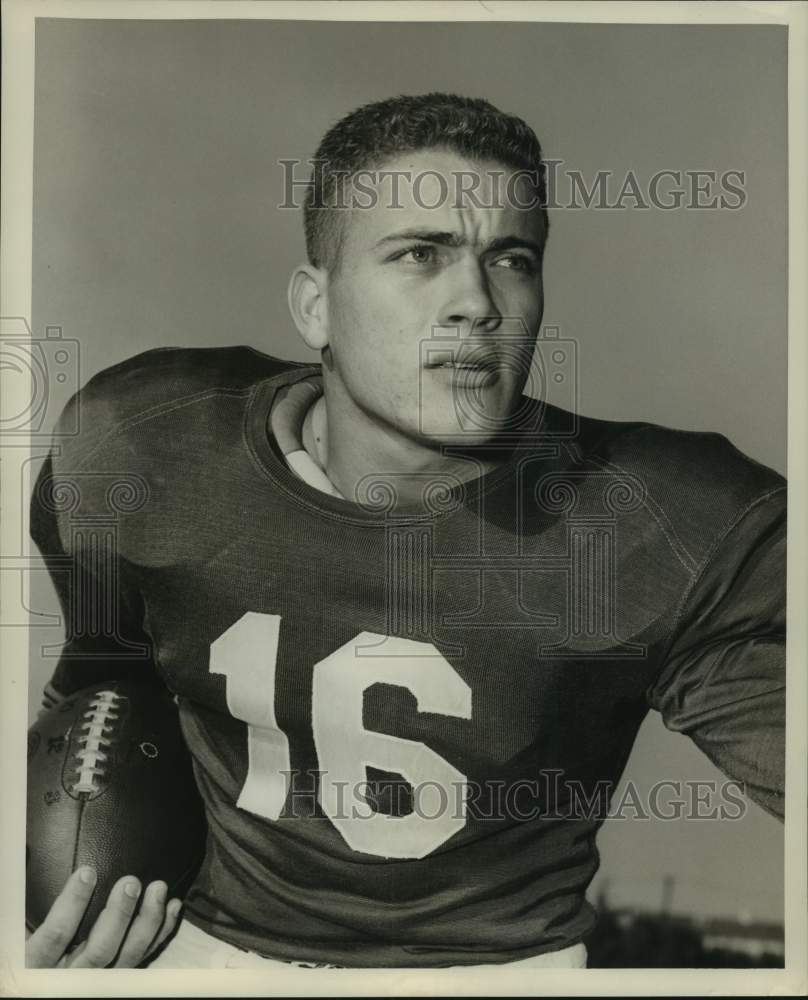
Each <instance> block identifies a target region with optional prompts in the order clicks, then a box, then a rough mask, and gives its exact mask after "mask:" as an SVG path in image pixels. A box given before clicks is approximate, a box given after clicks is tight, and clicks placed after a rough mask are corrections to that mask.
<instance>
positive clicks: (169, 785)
mask: <svg viewBox="0 0 808 1000" xmlns="http://www.w3.org/2000/svg"><path fill="white" fill-rule="evenodd" d="M27 816H28V826H27V832H26V923H27V925H28V927H29V929H31V930H33V929H35V928H36V927H38V926H39V924H40V923H41V922H42V921H43V920H44V918H45V916H46V915H47V913H48V910H49V909H50V907H51V904H52V903H53V901H54V900H55V899H56V897H57V896H58V895H59V893H60V892H61V890H62V888H63V887H64V884H65V882H66V881H67V879H68V877H69V875H70V874H71V872H73V871H74V870H75V869H76V868H78V867H79V866H80V865H84V864H88V865H91V866H92V867H94V868H95V869H96V871H97V873H98V881H97V883H96V887H95V891H94V893H93V897H92V899H91V901H90V905H89V906H88V908H87V912H86V913H85V915H84V919H83V920H82V923H81V926H80V927H79V930H78V933H77V934H76V937H75V938H74V943H78V942H80V941H82V940H83V939H84V938H86V937H87V935H88V933H89V931H90V929H91V928H92V926H93V924H94V923H95V920H96V918H97V916H98V914H99V913H100V912H101V910H102V909H103V908H104V905H105V904H106V900H107V897H108V895H109V892H110V889H111V888H112V886H113V885H114V884H115V882H116V881H117V880H118V879H119V878H121V877H122V876H123V875H135V876H137V877H138V878H139V879H140V881H141V884H142V886H143V888H144V889H145V887H146V885H147V884H148V883H149V882H152V881H154V880H155V879H162V880H163V881H165V882H166V883H167V884H168V898H169V899H170V898H172V897H173V896H179V897H182V896H184V895H185V893H186V892H187V890H188V889H189V888H190V885H191V883H192V881H193V879H194V877H195V875H196V873H197V871H198V870H199V866H200V864H201V862H202V858H203V856H204V853H205V840H206V835H207V826H206V822H205V813H204V808H203V806H202V800H201V798H200V796H199V792H198V791H197V787H196V783H195V780H194V775H193V769H192V765H191V758H190V755H189V753H188V750H187V748H186V746H185V742H184V740H183V737H182V732H181V730H180V724H179V717H178V712H177V707H176V705H175V703H174V699H173V697H172V696H171V694H170V693H169V692H168V690H167V689H166V688H163V687H160V686H157V685H154V684H147V683H142V682H134V681H111V682H109V683H101V684H95V685H93V686H92V687H88V688H85V689H84V690H82V691H79V692H77V693H76V694H74V695H71V696H70V697H69V698H67V699H66V700H65V701H63V702H61V703H60V704H58V705H57V706H56V707H54V708H52V709H50V710H49V711H48V712H47V713H45V714H44V715H42V716H41V717H40V718H39V719H38V720H37V722H36V723H35V724H34V725H33V726H32V727H31V728H30V729H29V731H28V810H27ZM141 898H142V895H141Z"/></svg>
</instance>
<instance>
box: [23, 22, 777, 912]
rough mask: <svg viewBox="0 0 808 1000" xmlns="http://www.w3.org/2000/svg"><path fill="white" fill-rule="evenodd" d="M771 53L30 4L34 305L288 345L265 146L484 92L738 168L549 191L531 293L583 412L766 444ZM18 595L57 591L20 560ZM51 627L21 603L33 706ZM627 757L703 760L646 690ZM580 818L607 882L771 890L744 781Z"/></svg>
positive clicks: (684, 30)
mask: <svg viewBox="0 0 808 1000" xmlns="http://www.w3.org/2000/svg"><path fill="white" fill-rule="evenodd" d="M785 58H786V35H785V30H784V29H779V28H757V27H755V28H746V27H667V26H666V27H644V26H643V27H640V26H601V25H591V26H589V25H563V24H556V25H550V24H548V25H530V24H499V25H481V24H446V25H442V24H429V25H418V24H400V23H399V24H394V23H388V24H368V23H356V24H335V23H327V22H326V23H310V22H309V23H305V24H304V23H295V22H258V21H250V22H238V21H231V22H225V21H205V22H201V21H152V22H148V21H140V22H137V21H89V20H80V21H79V20H44V21H43V20H40V21H39V22H38V25H37V47H36V120H35V167H34V183H35V187H34V258H33V279H34V285H33V287H34V297H33V316H32V325H33V328H34V332H35V334H36V335H38V336H42V335H43V334H44V331H45V328H46V327H47V326H58V327H61V328H62V332H63V337H64V338H69V339H72V340H75V341H77V342H78V348H79V352H80V364H79V369H80V372H79V375H78V378H79V380H80V381H84V380H85V379H86V378H88V377H89V376H90V375H92V374H93V373H95V372H97V371H98V370H99V369H101V368H104V367H106V366H108V365H110V364H113V363H114V362H117V361H120V360H122V359H123V358H126V357H129V356H130V355H132V354H135V353H137V352H139V351H142V350H146V349H147V348H151V347H156V346H160V345H186V346H190V345H194V346H202V347H212V346H218V345H226V344H249V345H252V346H254V347H256V348H258V349H262V350H265V351H267V352H268V353H271V354H275V355H278V356H281V357H289V358H294V359H300V360H304V359H309V358H312V357H313V355H311V354H310V352H308V351H307V349H306V348H305V347H304V346H303V345H302V343H301V342H300V341H299V340H298V339H297V336H296V333H295V331H294V329H293V326H292V323H291V321H290V320H289V318H288V315H287V309H286V282H287V277H288V274H289V271H290V269H291V268H292V266H293V265H294V264H295V263H296V262H297V261H298V260H299V259H301V258H302V257H303V254H304V244H303V236H302V225H301V223H302V219H301V216H300V214H299V213H298V212H294V211H279V210H278V209H277V208H276V206H277V205H278V203H279V202H280V201H281V200H282V183H281V172H280V168H279V167H278V166H277V161H278V159H279V158H292V157H299V158H300V159H301V160H305V159H307V158H308V157H309V156H311V155H312V154H313V152H314V149H315V146H316V144H317V142H318V140H319V138H320V136H321V135H322V133H323V132H324V131H325V130H326V129H327V128H328V127H329V126H330V125H331V124H332V123H333V122H334V121H335V120H336V119H337V118H339V117H340V116H342V115H343V114H344V113H346V112H347V111H349V110H350V109H352V108H354V107H356V106H358V105H359V104H363V103H366V102H367V101H370V100H375V99H378V98H383V97H387V96H390V95H393V94H396V93H417V92H425V91H428V90H435V89H439V90H450V91H455V92H459V93H465V94H470V95H475V96H484V97H486V98H488V99H489V100H491V101H493V102H494V103H495V104H497V105H499V106H500V107H502V108H503V109H506V110H509V111H513V112H515V113H517V114H519V115H521V116H522V117H524V118H525V119H526V120H527V121H528V122H530V123H531V125H533V127H534V128H535V129H536V131H537V133H538V135H539V137H540V139H541V140H542V143H543V146H544V148H545V152H546V155H547V156H548V157H552V158H558V159H563V160H564V161H565V162H564V166H565V167H570V168H573V169H578V170H581V171H582V172H583V173H584V175H585V176H586V177H587V178H590V179H591V178H593V177H594V175H595V173H596V172H597V171H598V170H603V169H605V170H613V171H614V172H615V175H616V176H617V177H622V175H623V174H625V172H626V171H627V170H629V169H631V170H633V171H634V172H635V174H637V176H638V177H640V178H645V179H648V178H650V176H651V175H652V174H653V173H654V172H655V171H657V170H662V169H673V170H676V169H682V170H685V169H690V170H695V169H714V170H717V171H718V172H719V173H721V172H722V171H724V170H730V169H739V170H744V171H746V189H747V193H748V203H747V205H746V206H745V207H744V208H743V209H742V210H740V211H684V210H679V211H672V212H660V211H658V210H651V211H637V210H627V211H592V210H590V211H577V212H575V211H556V212H554V213H553V216H552V232H551V236H550V242H549V246H548V253H547V261H546V267H545V285H546V299H547V305H546V312H545V320H544V321H545V323H546V324H552V325H556V326H558V327H559V330H560V334H561V335H562V336H564V337H569V338H574V339H575V340H576V341H577V344H578V350H579V357H580V379H579V390H580V391H579V397H578V405H579V407H580V409H581V410H582V411H583V412H585V413H587V414H592V415H596V416H600V417H608V418H618V419H629V418H640V419H648V420H653V421H656V422H660V423H664V424H668V425H672V426H676V427H683V428H691V429H711V430H718V431H721V432H723V433H724V434H726V435H728V436H729V437H731V438H732V439H733V441H734V442H735V443H736V444H737V445H738V446H739V447H740V448H741V449H742V450H743V451H745V452H746V453H747V454H749V455H751V456H753V457H754V458H756V459H758V460H759V461H761V462H764V463H766V464H767V465H771V466H773V467H774V468H776V469H778V470H780V471H785V459H786V285H785V274H786V214H785V212H786V208H785V179H786V176H785V171H786V166H785V165H786V62H785ZM65 393H66V389H65V388H64V387H63V386H58V385H54V390H53V396H52V398H51V400H49V410H50V411H52V412H55V408H56V407H57V406H58V405H59V404H60V403H61V402H62V401H63V397H64V395H65ZM31 604H32V609H33V610H34V612H35V613H36V614H39V615H43V614H47V613H53V612H54V611H55V609H56V601H55V596H54V594H53V591H52V590H51V588H50V585H49V584H48V582H47V580H46V578H45V574H44V573H34V574H32V595H31ZM40 620H41V621H43V622H45V621H46V619H45V618H44V617H43V618H41V619H40ZM59 636H60V632H59V628H58V626H55V625H53V624H52V623H51V624H50V625H49V626H48V627H46V626H44V625H43V626H42V627H37V628H34V629H33V631H32V661H31V671H30V712H31V713H32V714H33V713H34V712H35V709H36V703H37V701H38V697H39V691H40V690H41V687H42V685H43V683H44V682H45V680H46V679H47V676H48V675H49V673H50V671H51V670H52V668H53V665H54V660H53V659H52V658H49V657H47V656H45V655H43V654H42V652H41V646H42V645H43V644H53V643H58V641H59ZM627 777H631V778H632V779H633V780H634V781H635V782H637V784H638V785H639V786H640V787H641V788H643V789H648V787H649V786H650V785H651V784H652V783H653V782H654V781H655V780H658V779H660V778H672V779H677V778H684V777H689V778H705V779H708V778H714V777H718V772H717V771H716V770H715V769H714V768H713V767H712V765H710V763H709V762H708V761H707V759H706V758H705V757H703V756H702V755H701V753H700V752H699V751H698V750H696V749H695V748H694V747H692V746H691V745H690V743H689V742H688V740H687V739H686V738H684V737H681V736H676V735H673V734H670V733H667V732H666V731H665V730H664V728H663V727H662V725H661V723H660V722H659V719H658V717H657V716H656V715H652V716H650V717H649V719H648V720H647V721H646V723H645V725H644V726H643V729H642V731H641V733H640V737H639V739H638V741H637V744H636V746H635V749H634V752H633V755H632V758H631V761H630V764H629V768H628V772H627ZM599 843H600V847H601V852H602V857H603V868H602V871H601V873H600V875H599V876H598V880H597V882H596V886H595V889H594V890H593V895H594V894H595V893H597V892H599V891H605V892H606V893H607V894H608V897H609V900H610V902H612V903H613V904H614V905H622V904H627V905H636V906H647V907H654V908H659V907H660V906H661V905H662V902H663V897H665V894H666V893H667V896H666V897H665V898H667V899H668V901H669V904H670V906H671V907H672V909H673V910H674V911H683V912H687V911H694V912H697V913H704V914H720V915H728V916H735V917H737V916H741V917H743V916H747V917H749V918H750V919H764V920H765V919H770V920H777V919H779V918H780V917H781V916H782V890H783V859H782V828H781V827H780V825H779V824H778V823H777V822H776V821H775V820H773V819H771V818H770V817H768V816H767V815H765V814H764V813H763V812H762V811H761V810H760V809H758V808H757V807H756V806H753V805H750V806H749V810H748V813H747V814H746V816H745V817H744V819H743V820H741V821H736V822H723V823H717V822H705V821H701V822H698V821H690V822H685V821H677V822H674V821H671V822H660V821H650V822H644V821H631V820H624V821H617V820H614V821H611V822H609V823H607V824H606V827H605V829H604V830H603V832H602V834H601V837H600V841H599ZM666 877H667V878H668V882H667V885H666V883H665V879H666ZM671 878H672V880H673V881H670V879H671Z"/></svg>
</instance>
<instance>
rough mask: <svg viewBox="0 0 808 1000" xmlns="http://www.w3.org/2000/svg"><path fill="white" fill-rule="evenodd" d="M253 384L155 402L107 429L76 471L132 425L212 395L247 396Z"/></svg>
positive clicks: (198, 401)
mask: <svg viewBox="0 0 808 1000" xmlns="http://www.w3.org/2000/svg"><path fill="white" fill-rule="evenodd" d="M254 389H255V386H254V385H249V386H243V387H236V386H211V387H209V388H207V389H203V390H201V391H199V392H194V393H191V394H190V395H188V396H178V397H176V398H174V399H170V400H166V401H165V402H162V403H156V404H155V405H154V406H150V407H149V408H148V409H146V410H141V411H140V412H139V413H134V414H132V415H131V416H129V417H126V418H125V419H124V420H122V421H120V423H117V424H115V426H114V427H113V428H112V429H111V430H109V431H108V432H107V433H106V434H105V435H104V436H103V437H102V438H101V440H100V441H98V442H97V443H96V444H95V446H94V447H93V448H91V449H90V451H89V452H87V454H86V455H84V456H83V458H82V460H81V462H80V463H79V465H78V467H77V469H76V471H79V470H81V469H83V468H84V466H85V465H86V463H87V462H88V461H89V460H90V459H91V458H92V457H93V456H94V455H96V454H98V452H99V451H100V450H101V449H102V448H103V447H104V446H105V445H107V444H108V443H109V442H110V441H111V440H113V439H114V438H115V437H116V436H117V435H119V434H121V433H123V432H124V431H127V430H130V429H131V428H132V427H137V426H138V425H139V424H145V423H148V422H149V421H150V420H154V419H156V418H157V417H161V416H165V415H166V414H168V413H173V412H175V411H176V410H181V409H184V408H185V407H186V406H193V405H194V404H195V403H200V402H204V400H206V399H209V398H211V397H214V396H232V397H233V398H238V397H244V398H247V397H249V396H250V395H251V394H252V392H253V391H254Z"/></svg>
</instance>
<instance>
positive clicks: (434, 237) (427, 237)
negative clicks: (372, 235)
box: [375, 229, 466, 247]
mask: <svg viewBox="0 0 808 1000" xmlns="http://www.w3.org/2000/svg"><path fill="white" fill-rule="evenodd" d="M401 240H421V241H422V242H423V243H440V244H441V245H442V246H447V247H459V246H463V244H464V243H465V242H466V241H465V239H464V238H463V237H462V236H460V234H459V233H452V232H444V231H442V230H440V229H402V230H401V231H400V232H397V233H390V234H389V235H388V236H383V237H382V238H381V239H380V240H378V242H377V243H376V244H375V246H377V247H380V246H384V245H385V243H397V242H399V241H401Z"/></svg>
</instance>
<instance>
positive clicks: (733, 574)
mask: <svg viewBox="0 0 808 1000" xmlns="http://www.w3.org/2000/svg"><path fill="white" fill-rule="evenodd" d="M317 375H319V369H318V367H317V366H306V365H300V364H292V363H288V362H283V361H279V360H276V359H274V358H270V357H267V356H265V355H262V354H260V353H258V352H255V351H253V350H250V349H246V348H231V349H221V350H218V349H217V350H174V349H162V350H158V351H151V352H148V353H146V354H143V355H140V356H138V357H136V358H133V359H132V360H129V361H127V362H125V363H123V364H120V365H118V366H116V367H114V368H111V369H109V370H107V371H106V372H103V373H101V374H100V375H98V376H96V377H95V378H94V379H92V381H91V382H90V383H89V384H88V386H87V387H86V388H85V389H84V390H83V392H82V393H80V394H79V395H78V396H77V397H76V398H75V399H74V400H73V401H72V402H71V404H70V410H71V412H70V414H69V415H68V417H67V420H68V421H69V420H73V419H74V418H75V417H76V416H78V419H79V424H80V433H79V434H78V435H76V436H73V437H63V438H57V439H56V440H57V441H58V442H59V443H58V444H57V445H56V446H55V447H54V449H53V451H52V456H51V459H50V461H49V462H48V463H47V464H46V465H45V467H44V468H43V471H42V474H41V476H40V479H39V482H38V484H37V487H36V490H35V492H34V497H33V502H32V533H33V537H34V539H35V541H36V543H37V545H38V546H39V548H40V550H41V551H42V553H43V555H44V556H45V558H46V560H47V562H48V564H49V567H50V570H51V573H52V576H53V579H54V582H55V584H56V587H57V589H58V591H59V594H60V597H61V600H62V602H63V607H64V609H65V614H66V619H67V622H68V635H67V641H66V644H65V647H64V651H63V654H62V657H61V660H60V662H59V665H58V667H57V669H56V672H55V674H54V677H53V681H52V684H53V687H54V689H55V690H56V691H57V692H59V693H61V694H66V693H69V692H70V691H72V690H75V689H78V688H80V687H82V686H84V685H86V684H89V683H93V682H94V681H95V680H96V679H108V678H109V677H110V676H111V675H116V676H120V675H123V674H125V673H127V674H129V673H136V674H143V675H147V674H152V673H154V672H156V673H157V674H158V675H159V676H160V678H162V680H163V681H164V682H165V683H166V684H167V685H168V687H169V688H170V689H171V691H173V692H174V693H175V694H176V695H177V699H178V703H179V707H180V716H181V722H182V727H183V731H184V734H185V737H186V740H187V743H188V746H189V748H190V751H191V753H192V755H193V759H194V764H195V772H196V777H197V781H198V785H199V789H200V791H201V794H202V796H203V798H204V801H205V805H206V810H207V818H208V822H209V827H210V833H209V843H208V850H207V857H206V860H205V863H204V865H203V868H202V870H201V872H200V874H199V876H198V878H197V880H196V883H195V885H194V887H193V889H192V890H191V893H190V895H189V897H188V899H187V918H188V919H190V920H191V921H192V922H193V923H194V924H196V925H198V926H199V927H201V928H202V929H204V930H205V931H208V932H209V933H212V934H214V935H216V936H218V937H220V938H222V939H224V940H225V941H228V942H231V943H234V944H236V945H239V946H241V947H244V948H248V949H251V950H254V951H257V952H259V953H261V954H263V955H266V956H269V957H274V958H280V959H294V960H311V961H314V962H329V963H336V964H340V965H348V966H399V967H401V966H430V965H431V966H437V965H458V964H475V963H490V962H503V961H508V960H513V959H519V958H525V957H528V956H530V955H533V954H540V953H542V952H546V951H552V950H556V949H559V948H562V947H565V946H567V945H570V944H573V943H575V942H577V941H579V940H580V939H581V938H582V937H583V936H584V935H585V934H586V933H587V932H588V931H589V930H590V929H591V927H592V924H593V912H592V910H591V908H590V907H589V905H588V904H587V903H586V901H585V890H586V888H587V885H588V883H589V882H590V880H591V879H592V876H593V874H594V873H595V871H596V868H597V864H598V856H597V850H596V847H595V834H596V832H597V830H598V827H599V825H600V824H601V823H602V822H603V819H604V817H605V815H606V809H607V807H608V800H609V796H610V795H611V792H612V790H613V788H614V786H615V784H616V782H617V780H618V779H619V777H620V774H621V771H622V769H623V767H624V765H625V762H626V759H627V757H628V754H629V751H630V749H631V746H632V742H633V740H634V738H635V735H636V733H637V730H638V727H639V725H640V723H641V722H642V720H643V718H644V716H645V715H646V713H647V712H648V710H649V708H654V709H656V710H658V711H659V712H661V713H662V717H663V719H664V721H665V724H666V725H667V726H668V727H669V728H670V729H673V730H676V731H680V732H685V733H687V734H689V735H690V736H691V737H692V738H693V739H694V740H695V742H696V743H697V744H698V745H699V746H700V747H701V748H702V749H703V750H704V751H705V753H706V754H707V755H708V756H709V757H710V758H711V759H712V760H713V761H714V762H715V763H716V764H717V765H718V766H719V767H720V768H721V769H722V770H723V771H724V772H725V773H726V774H727V775H729V776H731V777H733V778H735V779H737V780H738V781H740V782H743V783H744V785H745V788H746V791H747V793H748V794H749V795H750V796H751V797H752V798H753V799H755V800H756V801H757V802H759V803H760V804H761V805H762V806H763V807H764V808H766V809H767V810H769V811H771V812H773V813H776V814H778V815H782V808H783V804H782V788H783V679H784V670H783V659H784V657H783V652H784V624H785V623H784V615H785V601H784V586H785V549H784V545H785V531H784V521H785V498H786V490H785V484H784V481H783V479H782V478H781V477H780V476H778V475H777V474H776V473H775V472H773V471H771V470H770V469H768V468H766V467H764V466H762V465H759V464H758V463H756V462H754V461H752V460H750V459H748V458H746V457H745V456H743V455H742V454H741V453H740V452H739V451H737V450H736V449H735V448H734V447H733V446H732V445H731V444H730V443H729V442H728V441H727V440H726V439H725V438H723V437H721V436H720V435H717V434H703V433H690V432H682V431H674V430H669V429H665V428H662V427H658V426H654V425H651V424H647V423H617V422H611V421H601V420H594V419H588V418H579V419H578V420H575V419H573V418H572V416H571V415H570V414H567V413H564V412H563V411H559V410H555V409H553V408H550V407H543V406H542V405H541V404H540V403H537V402H535V401H527V400H526V401H525V406H524V407H523V411H522V415H521V416H520V419H519V423H518V426H516V425H515V427H514V429H513V433H512V434H511V435H510V439H511V440H510V443H509V445H508V448H509V451H508V454H507V457H506V458H505V460H504V461H502V462H501V463H500V464H499V465H498V467H496V468H495V469H494V471H491V472H488V473H486V474H484V475H482V476H479V477H477V478H474V479H472V480H469V481H466V482H459V481H455V480H452V479H451V478H450V477H445V478H444V479H441V477H440V476H437V477H436V476H432V477H431V478H425V479H424V481H423V497H424V501H423V503H422V504H420V505H417V506H412V507H407V506H404V505H401V504H400V503H398V502H397V493H396V477H395V476H392V475H386V474H385V473H384V471H383V470H380V472H379V475H378V476H374V477H371V478H370V479H369V480H368V482H366V483H364V484H362V488H363V490H364V493H363V496H362V497H360V498H359V502H349V501H347V500H344V499H342V498H339V497H335V496H329V495H326V494H325V493H322V492H320V491H318V490H317V489H315V488H313V487H312V486H310V485H308V484H307V483H305V482H303V481H302V480H300V479H298V478H297V477H296V476H295V475H294V474H293V473H292V472H291V470H290V469H289V468H288V467H287V466H286V465H285V463H284V461H283V457H282V454H281V452H280V450H279V448H278V447H277V443H276V442H274V441H273V439H272V436H271V433H270V431H269V429H268V428H269V426H270V425H269V421H268V416H269V412H270V408H271V405H272V401H273V398H274V397H275V394H276V393H278V391H279V390H280V389H281V388H282V387H284V386H288V385H290V384H291V383H294V382H297V381H299V380H302V379H306V378H312V377H314V376H317ZM76 408H78V411H77V410H76ZM65 426H68V424H65ZM506 437H507V435H506ZM465 454H466V456H467V459H468V460H469V461H474V454H473V452H467V453H465ZM410 485H411V484H410ZM666 777H670V776H669V775H666ZM681 777H682V778H686V777H687V776H686V775H683V776H681ZM157 822H158V824H159V818H158V820H157ZM158 830H159V827H158ZM155 839H156V842H157V843H159V832H157V833H156V836H155Z"/></svg>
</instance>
